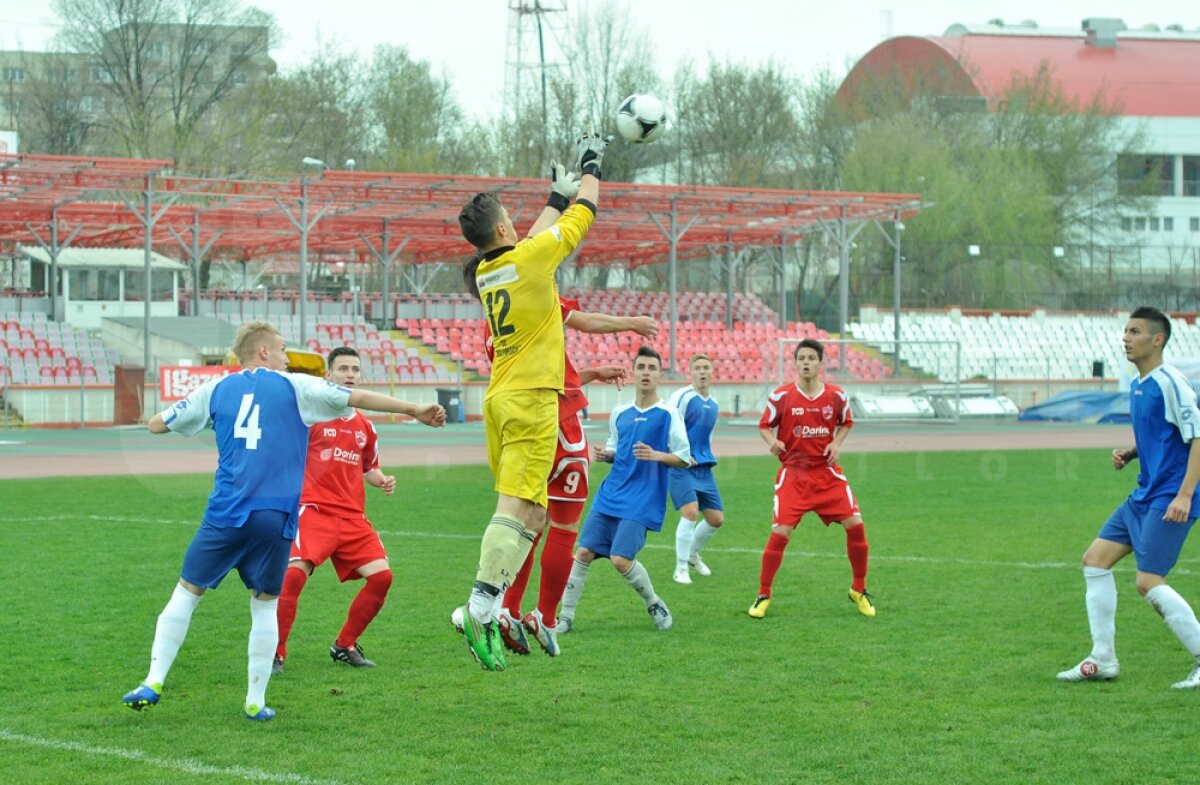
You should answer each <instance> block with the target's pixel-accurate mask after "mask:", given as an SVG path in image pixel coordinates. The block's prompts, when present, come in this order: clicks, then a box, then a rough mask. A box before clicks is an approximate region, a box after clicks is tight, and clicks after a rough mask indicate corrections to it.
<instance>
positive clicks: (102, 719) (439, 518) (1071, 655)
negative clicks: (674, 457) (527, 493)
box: [0, 450, 1200, 785]
mask: <svg viewBox="0 0 1200 785" xmlns="http://www.w3.org/2000/svg"><path fill="white" fill-rule="evenodd" d="M775 466H776V464H775V463H774V461H773V459H771V458H769V457H762V458H730V459H727V460H725V461H724V462H723V463H722V464H721V466H720V467H719V471H718V479H719V481H720V483H721V487H722V492H723V494H724V495H725V499H726V508H727V521H728V522H727V524H726V526H725V527H724V528H723V529H722V531H721V533H720V534H718V535H717V537H716V538H715V539H714V540H713V541H712V543H711V545H710V547H709V549H708V550H706V552H705V553H706V560H707V561H708V563H709V564H710V566H711V567H712V569H713V575H712V577H710V578H707V579H700V578H696V579H695V581H696V582H695V583H694V584H693V585H692V586H690V587H681V586H678V585H676V584H674V583H673V582H672V581H671V577H670V576H671V567H672V565H673V559H674V553H673V549H672V542H673V530H674V523H673V520H672V521H671V522H669V523H668V526H667V529H668V531H667V532H664V533H662V534H657V535H651V537H650V539H649V541H648V546H647V548H646V550H645V551H643V554H642V561H643V562H644V563H645V564H646V566H647V567H648V569H649V570H650V574H651V575H652V577H653V578H654V580H655V584H656V588H657V589H658V591H659V593H660V594H661V595H662V596H663V597H664V598H665V599H666V600H667V602H668V603H669V604H670V607H671V610H672V611H673V613H674V615H675V619H676V624H675V628H674V629H673V630H671V631H670V632H667V633H660V632H658V631H656V630H655V629H654V627H653V624H652V623H651V620H650V619H649V617H648V616H647V615H646V613H645V611H644V609H643V607H642V605H641V602H640V601H639V600H638V598H637V597H636V595H635V594H634V593H633V592H632V591H630V590H629V588H628V587H627V586H625V584H624V582H623V581H621V580H620V579H619V578H618V577H617V576H616V575H615V574H614V573H613V571H612V569H611V567H610V566H609V565H608V564H607V562H598V563H597V565H596V567H595V568H593V570H592V572H591V576H590V578H589V582H588V587H587V591H586V593H585V595H584V597H583V601H582V602H581V604H580V606H579V614H578V617H577V625H578V626H577V631H576V632H573V633H572V634H570V635H568V636H565V637H564V638H563V639H562V644H563V649H564V654H563V656H562V657H560V658H558V659H557V660H551V659H549V658H546V657H544V656H541V655H540V654H537V653H535V654H534V655H533V656H530V657H527V658H520V659H518V658H515V657H514V658H510V667H509V670H508V671H507V672H504V673H499V674H493V673H485V672H484V671H482V670H480V669H479V668H478V666H476V665H475V664H474V663H473V662H472V661H471V659H470V657H469V655H468V654H467V652H466V648H465V645H464V643H463V640H462V638H461V637H460V636H458V635H457V634H455V633H454V631H453V628H452V627H451V626H450V623H449V620H448V617H449V613H450V611H451V609H452V608H453V607H454V606H456V605H458V604H461V602H462V601H463V600H464V599H465V596H466V594H467V592H468V590H469V588H470V584H471V581H472V579H473V575H474V568H475V564H476V562H477V559H478V543H479V534H480V532H481V531H482V527H483V523H484V521H485V520H486V519H487V517H488V515H489V513H490V511H491V506H492V504H493V496H492V494H491V491H490V487H491V483H490V477H489V475H488V474H487V470H486V469H485V468H483V467H433V468H422V469H406V470H403V471H399V472H397V474H398V477H399V485H400V490H399V491H398V493H397V497H396V498H395V499H392V500H388V499H385V498H384V497H383V496H382V495H379V494H369V499H370V509H369V512H370V515H371V517H372V519H373V520H374V521H375V523H376V525H377V527H378V528H379V529H380V530H381V531H382V532H383V539H384V543H385V544H386V545H387V547H388V550H389V552H390V554H391V557H392V564H393V569H394V570H395V573H396V582H395V584H394V586H393V588H392V592H391V595H390V597H389V600H388V604H387V606H386V607H385V608H384V610H383V612H382V613H381V615H380V617H379V618H378V619H377V620H376V622H375V623H374V625H373V626H372V627H371V628H370V629H368V631H367V634H366V635H365V636H364V638H363V645H364V648H365V650H366V651H367V654H368V655H369V656H370V657H371V658H372V659H375V660H376V661H377V662H378V663H379V667H378V668H376V669H374V670H369V671H357V670H353V669H350V668H348V667H345V666H342V665H338V664H335V663H333V662H331V661H330V659H329V656H328V654H327V650H328V646H329V643H330V642H331V641H332V639H333V637H334V635H335V634H336V632H337V630H338V628H339V627H340V625H341V623H342V620H343V617H344V613H345V609H346V607H347V605H348V603H349V601H350V599H351V597H352V596H353V592H354V591H355V588H356V587H357V585H358V584H351V585H349V586H341V585H339V584H337V582H336V579H335V578H334V575H333V572H332V570H331V569H330V568H329V567H328V566H325V567H323V568H322V569H321V570H319V571H318V573H317V574H316V575H314V577H313V579H312V580H311V581H310V582H309V584H308V588H307V589H306V591H305V593H304V595H303V596H302V598H301V604H300V613H299V617H298V619H297V622H296V627H295V629H294V631H293V634H292V638H291V641H290V644H289V651H290V656H289V659H288V669H287V672H286V673H285V674H284V675H282V676H279V677H276V678H275V679H273V680H272V682H271V686H270V690H269V692H268V701H269V703H270V705H271V706H273V707H275V708H276V709H278V711H279V716H278V718H277V719H276V720H275V721H274V722H272V723H268V724H265V725H259V724H254V723H248V722H246V721H245V720H243V719H242V716H241V706H242V699H243V697H244V691H245V649H246V631H247V629H248V626H249V614H248V613H247V593H246V592H245V591H244V590H243V588H242V586H241V584H240V581H238V579H237V577H236V575H235V576H231V577H230V578H228V579H227V580H226V583H225V584H224V585H223V586H222V587H221V589H220V590H218V591H216V592H210V593H209V595H208V596H207V597H206V598H205V599H204V601H203V602H202V603H201V605H200V607H199V608H198V609H197V611H196V615H195V616H194V619H193V623H192V627H191V631H190V633H189V635H188V639H187V642H186V643H185V645H184V648H183V650H182V652H181V654H180V656H179V659H178V660H177V661H176V664H175V668H174V670H173V671H172V672H171V676H170V679H169V680H168V682H167V685H166V689H165V693H164V695H163V699H162V702H161V703H160V704H159V705H158V707H156V708H154V709H153V710H150V711H145V712H141V713H137V712H132V711H129V710H128V709H126V708H124V706H122V705H121V703H120V697H121V694H122V693H124V692H125V691H126V690H128V689H131V688H132V687H134V686H135V685H136V684H137V683H138V681H139V680H140V679H141V678H142V677H143V676H144V675H145V671H146V665H147V658H148V656H149V648H150V642H151V639H152V636H153V628H154V621H155V617H156V616H157V614H158V613H159V611H160V610H161V608H162V606H163V604H164V603H165V602H166V600H167V598H168V596H169V594H170V592H171V588H172V585H173V583H174V581H175V580H176V578H177V576H178V569H179V562H180V559H181V557H182V555H183V550H184V548H185V546H186V544H187V542H188V540H189V538H190V537H191V534H192V532H193V530H194V528H195V525H196V521H197V520H198V518H199V515H200V513H201V511H202V509H203V505H204V500H205V498H206V496H207V493H208V491H209V483H210V478H208V477H203V476H159V477H144V478H138V479H131V478H108V479H100V478H86V479H78V478H63V479H54V480H38V481H16V480H12V481H5V482H0V498H3V500H4V502H3V506H2V508H0V553H3V554H4V555H5V560H6V564H5V566H4V568H3V570H2V571H0V614H2V616H3V619H4V621H3V623H2V624H0V629H3V631H4V642H5V644H6V645H5V647H4V649H5V655H4V664H3V667H2V668H0V673H3V674H4V679H3V682H4V685H3V686H4V693H5V695H6V698H7V699H6V700H5V701H3V704H2V705H0V761H2V762H3V765H2V766H0V770H2V771H3V772H4V779H5V782H6V785H7V783H13V784H16V783H61V782H86V783H128V782H135V781H136V782H164V783H165V782H171V783H205V784H206V785H208V784H210V783H244V782H271V783H302V784H306V783H346V784H349V783H410V782H412V783H418V782H419V783H425V782H428V783H471V784H474V783H489V785H504V784H505V783H529V782H546V781H550V782H562V783H585V782H586V783H592V782H617V783H686V784H687V785H698V784H700V783H790V782H803V783H862V784H863V785H865V784H866V783H905V784H909V783H1047V784H1054V785H1059V784H1061V783H1131V784H1132V783H1138V785H1145V784H1146V783H1195V782H1197V781H1200V756H1197V754H1196V751H1197V749H1198V746H1197V741H1196V732H1195V729H1196V717H1197V716H1198V713H1200V694H1194V693H1190V692H1187V693H1180V692H1176V691H1172V690H1170V689H1169V685H1170V684H1171V683H1172V682H1174V681H1176V680H1178V679H1180V678H1182V677H1183V676H1184V675H1185V674H1186V673H1187V671H1188V670H1189V669H1190V667H1191V665H1192V663H1191V661H1190V660H1189V658H1188V657H1187V655H1186V654H1185V653H1184V652H1183V650H1182V648H1181V647H1180V645H1179V644H1178V642H1177V641H1176V640H1175V638H1174V637H1173V636H1172V635H1171V634H1170V632H1169V631H1168V630H1167V629H1166V627H1165V626H1164V625H1163V624H1162V622H1161V620H1160V619H1159V618H1158V616H1157V615H1156V614H1154V612H1153V611H1152V610H1151V609H1150V608H1149V607H1148V606H1147V605H1146V604H1145V603H1144V602H1143V601H1141V600H1140V598H1138V597H1137V595H1136V592H1135V591H1134V589H1133V585H1132V584H1133V580H1132V578H1133V572H1132V566H1131V565H1127V564H1123V565H1122V566H1121V568H1119V571H1118V586H1119V588H1120V590H1121V604H1120V607H1119V611H1118V648H1119V653H1120V657H1121V666H1122V676H1121V678H1120V679H1119V680H1118V681H1116V682H1113V683H1109V684H1082V685H1063V684H1059V683H1057V682H1055V680H1054V674H1055V672H1056V671H1058V670H1060V669H1061V668H1065V667H1068V666H1070V665H1072V664H1074V663H1075V662H1076V661H1077V660H1078V659H1079V658H1080V657H1082V656H1084V655H1085V654H1086V653H1087V652H1088V650H1089V647H1090V641H1089V638H1088V633H1087V622H1086V618H1085V615H1084V607H1083V580H1082V577H1081V575H1080V571H1079V568H1078V559H1079V556H1080V554H1081V553H1082V552H1083V549H1084V548H1085V547H1086V546H1087V544H1088V543H1089V542H1090V541H1091V539H1092V537H1093V536H1094V535H1095V532H1096V531H1097V530H1098V528H1099V526H1100V524H1101V523H1102V522H1103V520H1104V519H1105V517H1106V516H1107V515H1108V513H1109V512H1110V511H1111V509H1112V508H1113V507H1115V506H1116V504H1117V503H1118V502H1119V501H1120V500H1121V499H1122V498H1123V496H1124V495H1125V494H1126V493H1127V492H1128V490H1129V489H1130V487H1131V485H1132V483H1133V482H1134V480H1135V477H1134V475H1133V473H1132V472H1128V471H1127V472H1123V473H1115V472H1113V471H1112V470H1111V469H1110V468H1109V467H1108V460H1107V455H1106V453H1105V452H1103V451H1096V450H1090V451H1077V450H1063V451H1055V450H1046V451H1036V452H979V453H921V454H879V453H875V454H857V455H856V454H853V453H849V454H848V456H847V457H846V460H845V462H844V467H845V469H846V471H847V472H848V473H849V476H850V478H851V481H852V483H853V485H854V488H855V491H856V493H857V495H858V497H859V499H860V502H861V505H862V509H863V514H864V517H865V519H866V521H867V526H868V534H869V537H870V541H871V548H872V550H871V556H872V562H871V567H872V571H871V576H870V580H869V585H870V588H871V590H872V592H873V593H874V595H875V597H876V601H877V605H878V608H879V615H878V616H877V617H876V618H875V619H866V618H863V617H861V616H859V615H858V614H857V613H856V612H855V610H854V607H853V606H852V605H851V603H850V602H849V601H848V600H847V599H846V589H847V587H848V585H849V567H848V564H847V562H846V558H845V550H844V539H845V538H844V536H843V534H842V533H841V530H840V529H838V528H836V527H835V528H834V529H831V530H826V529H824V527H821V526H820V525H819V524H818V523H817V522H816V521H815V519H814V518H811V517H810V518H809V519H807V520H806V521H805V523H804V524H803V525H802V526H801V529H800V530H799V531H798V533H797V534H796V536H795V537H794V538H793V541H792V544H791V546H790V547H789V549H788V553H787V556H786V558H785V560H784V564H783V568H782V570H781V571H780V574H779V578H778V580H777V581H776V585H775V599H774V602H773V604H772V606H771V611H770V614H769V615H768V617H767V618H766V619H764V620H762V621H756V620H753V619H750V618H749V617H748V616H747V615H746V609H747V608H748V607H749V605H750V602H751V601H752V600H753V598H754V595H755V593H756V589H757V577H758V569H759V557H760V553H761V548H762V546H763V543H764V542H765V540H766V536H767V531H768V524H769V515H770V509H771V487H772V480H773V475H774V469H775ZM606 468H607V467H606V466H605V467H598V469H597V474H596V476H594V477H593V482H594V483H597V484H598V480H599V475H600V474H601V473H602V472H603V470H604V469H606ZM594 487H595V486H594ZM1197 554H1198V551H1197V546H1196V545H1195V544H1194V543H1193V544H1191V545H1189V546H1188V548H1187V549H1186V550H1185V552H1184V555H1183V558H1182V560H1181V562H1180V564H1179V567H1178V568H1177V572H1176V574H1175V576H1174V579H1173V581H1172V583H1173V585H1175V586H1176V588H1178V589H1179V591H1180V592H1181V593H1182V594H1183V595H1184V596H1185V597H1187V598H1188V599H1189V600H1191V601H1193V602H1194V603H1200V585H1198V584H1200V581H1198V576H1200V557H1198V555H1197ZM532 585H533V587H535V590H536V575H535V577H534V581H533V583H532ZM529 596H530V597H531V596H532V595H529ZM526 605H527V606H531V605H532V602H531V601H527V603H526Z"/></svg>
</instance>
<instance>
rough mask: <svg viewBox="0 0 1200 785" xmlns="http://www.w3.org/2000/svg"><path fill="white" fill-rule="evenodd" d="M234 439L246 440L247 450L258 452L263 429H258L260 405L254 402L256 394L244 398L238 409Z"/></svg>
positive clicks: (234, 425)
mask: <svg viewBox="0 0 1200 785" xmlns="http://www.w3.org/2000/svg"><path fill="white" fill-rule="evenodd" d="M233 438H235V439H245V440H246V449H247V450H257V449H258V440H259V439H261V438H262V429H261V428H259V427H258V404H256V403H255V402H254V394H253V393H250V394H248V395H243V396H242V405H241V406H240V407H238V414H237V419H236V420H234V421H233Z"/></svg>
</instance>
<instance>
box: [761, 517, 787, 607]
mask: <svg viewBox="0 0 1200 785" xmlns="http://www.w3.org/2000/svg"><path fill="white" fill-rule="evenodd" d="M787 544H788V538H787V537H784V536H783V535H782V534H776V533H775V532H771V536H770V537H769V538H767V547H766V548H764V549H763V555H762V572H760V573H759V575H758V593H759V594H760V595H761V594H765V595H766V596H768V597H770V596H771V584H772V583H774V582H775V573H777V572H779V565H781V564H783V549H784V548H786V547H787Z"/></svg>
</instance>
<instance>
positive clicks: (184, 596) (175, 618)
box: [145, 583, 269, 691]
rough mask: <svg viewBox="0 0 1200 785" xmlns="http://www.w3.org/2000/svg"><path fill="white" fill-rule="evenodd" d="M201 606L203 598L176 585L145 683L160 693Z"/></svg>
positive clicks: (160, 623)
mask: <svg viewBox="0 0 1200 785" xmlns="http://www.w3.org/2000/svg"><path fill="white" fill-rule="evenodd" d="M199 604H200V595H198V594H192V593H191V592H190V591H188V590H187V589H185V588H183V587H182V586H181V585H179V584H178V583H176V584H175V591H174V592H172V593H171V599H170V600H168V601H167V605H166V607H165V608H163V610H162V613H160V614H159V615H158V625H157V626H156V627H155V628H154V643H153V645H151V647H150V671H149V673H147V674H146V681H145V683H146V684H147V685H149V686H150V687H152V688H154V689H155V690H156V691H157V690H161V689H162V683H163V682H164V681H166V680H167V672H168V671H170V670H171V665H172V664H173V663H174V662H175V656H176V655H177V654H179V647H180V646H182V645H183V639H184V638H185V637H187V631H188V627H189V626H190V625H191V623H192V611H194V610H196V606H197V605H199ZM268 670H269V668H268ZM155 685H158V686H155Z"/></svg>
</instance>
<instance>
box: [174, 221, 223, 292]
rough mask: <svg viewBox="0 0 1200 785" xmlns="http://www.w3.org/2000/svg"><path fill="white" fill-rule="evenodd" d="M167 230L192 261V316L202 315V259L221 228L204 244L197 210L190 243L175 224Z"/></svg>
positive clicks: (219, 233)
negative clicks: (201, 240) (201, 241)
mask: <svg viewBox="0 0 1200 785" xmlns="http://www.w3.org/2000/svg"><path fill="white" fill-rule="evenodd" d="M167 231H169V232H170V233H171V236H172V237H174V238H175V242H177V243H179V248H180V249H181V250H182V251H183V252H184V253H186V254H187V255H188V259H190V260H191V262H192V316H199V315H200V260H201V259H203V258H204V255H205V254H207V253H208V252H209V250H210V249H211V248H212V247H213V243H215V242H216V241H217V238H218V237H220V236H221V230H220V229H217V230H216V231H215V232H214V233H213V236H212V237H210V238H208V242H206V243H204V244H203V245H202V244H201V243H200V212H199V211H196V212H195V213H193V214H192V240H191V242H190V243H189V242H188V241H187V240H184V239H183V237H182V236H181V235H180V234H179V232H177V231H175V227H174V226H168V227H167Z"/></svg>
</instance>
